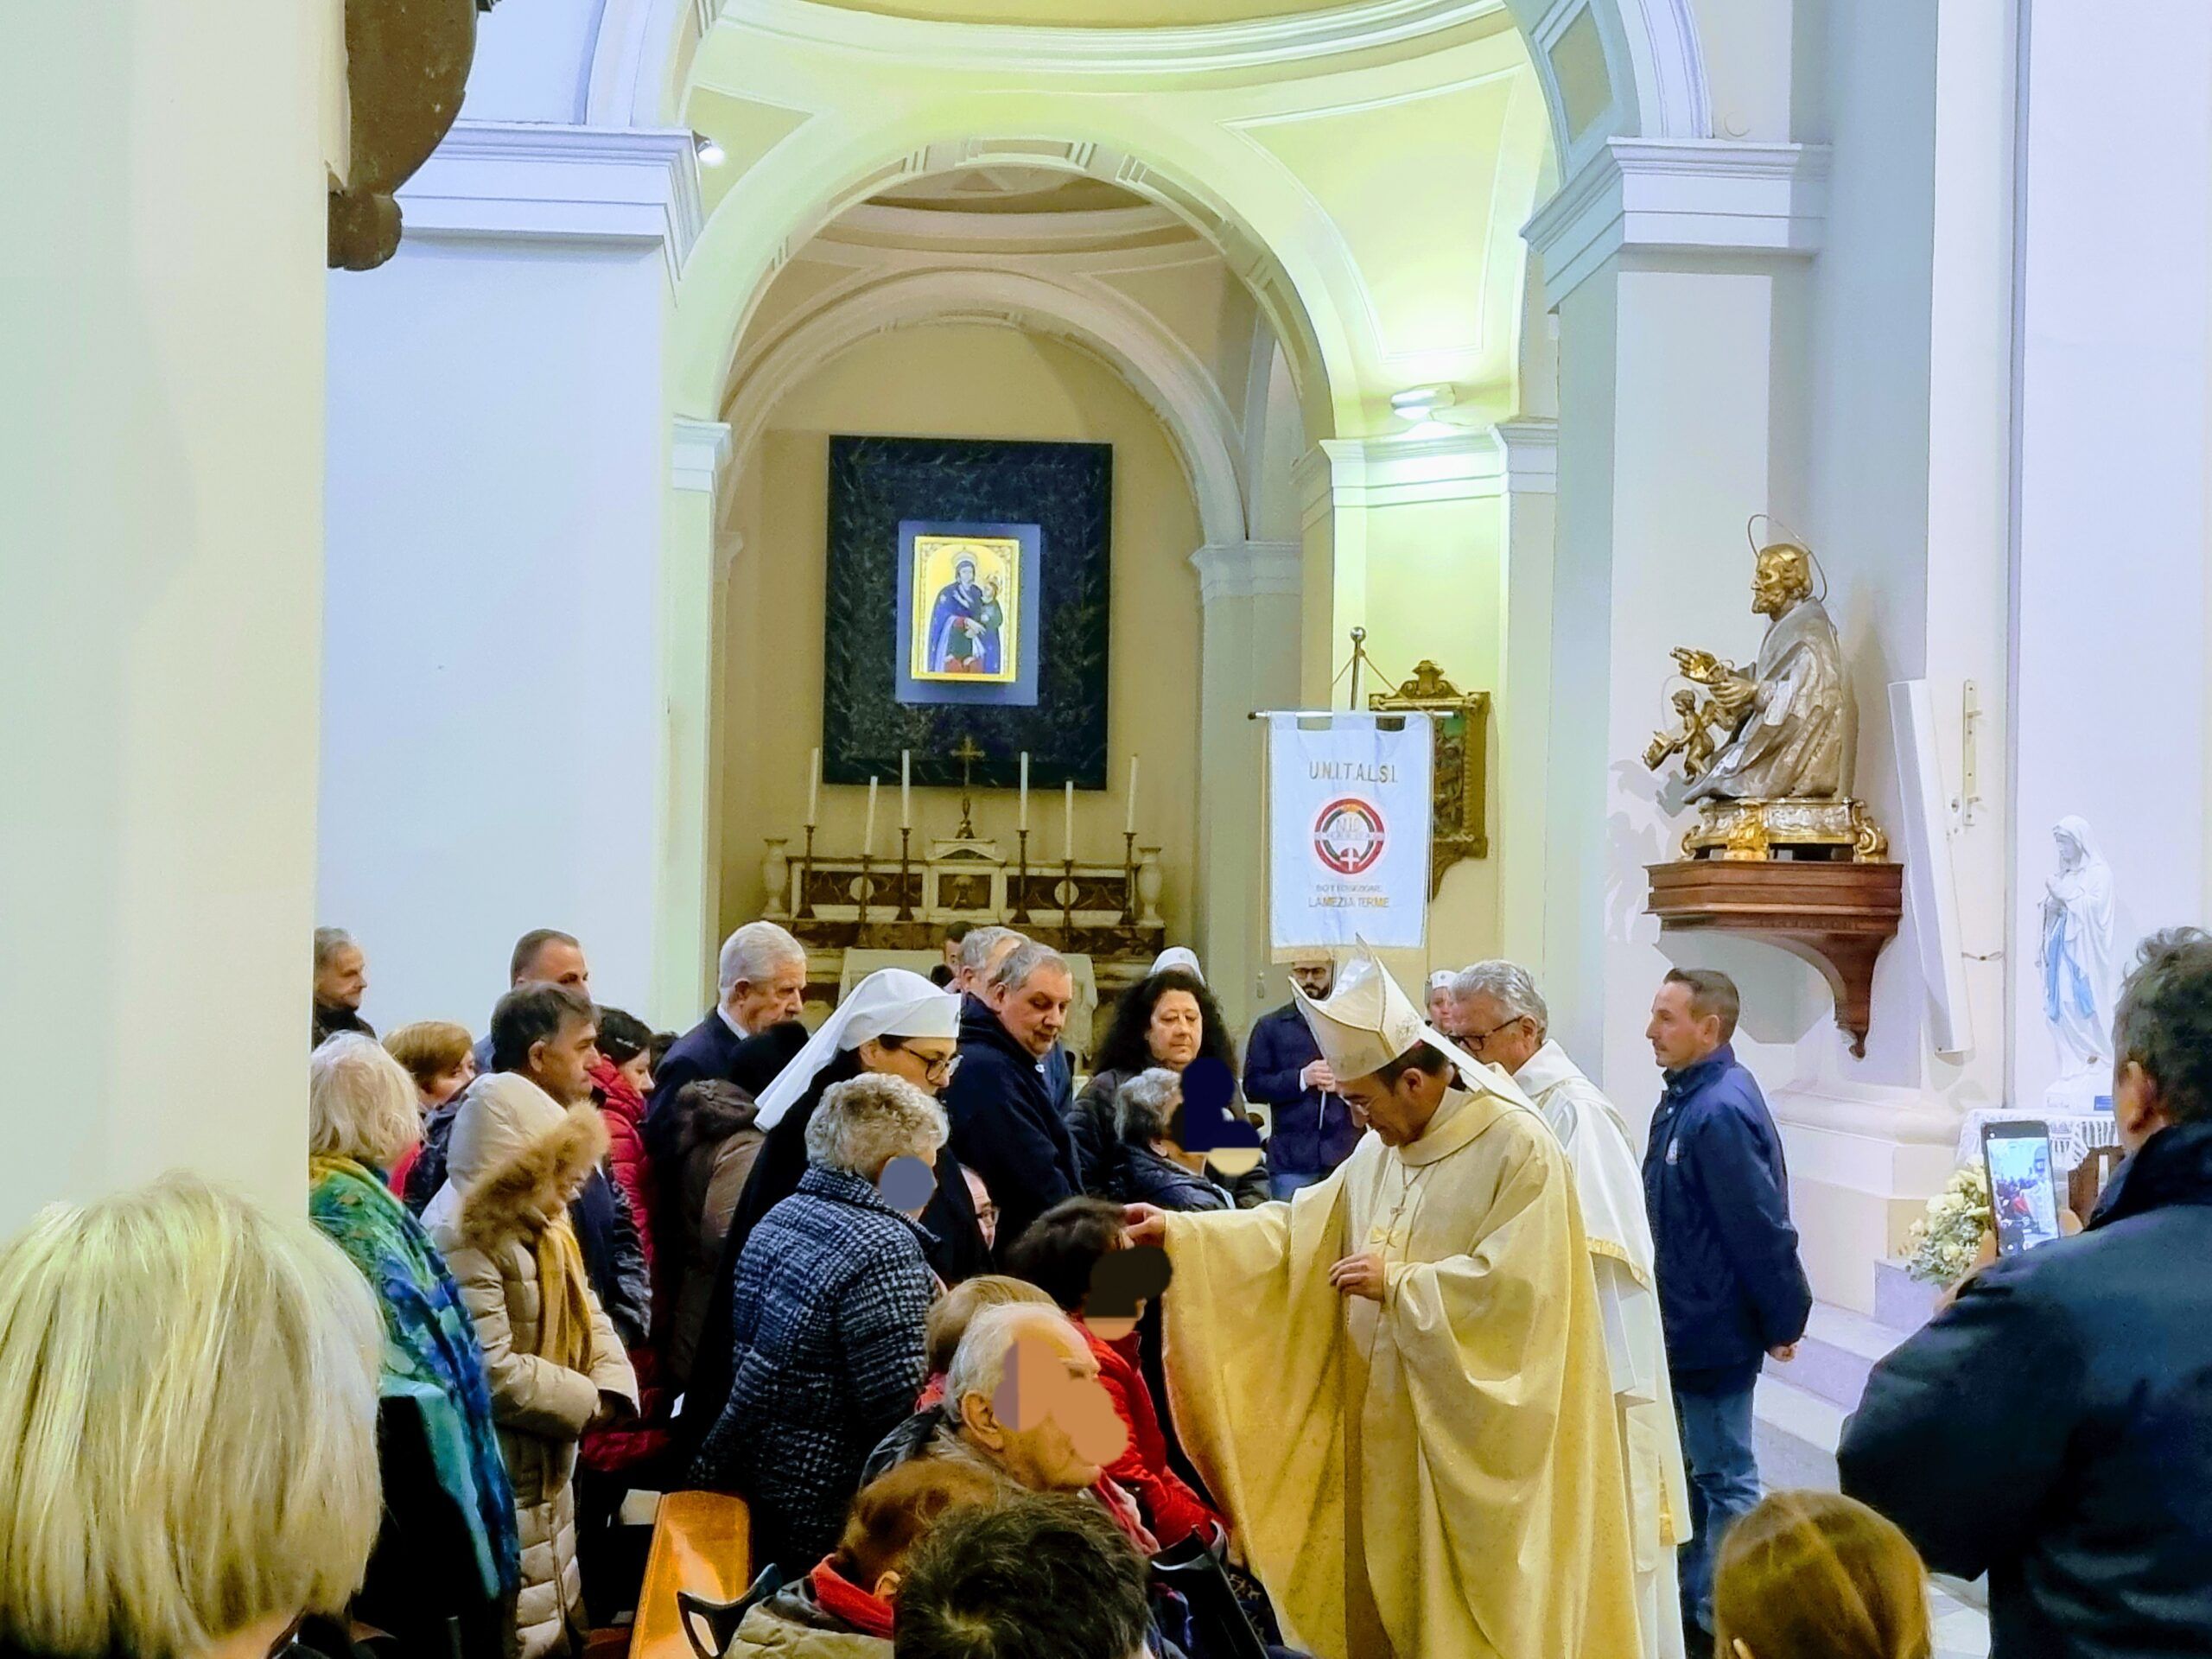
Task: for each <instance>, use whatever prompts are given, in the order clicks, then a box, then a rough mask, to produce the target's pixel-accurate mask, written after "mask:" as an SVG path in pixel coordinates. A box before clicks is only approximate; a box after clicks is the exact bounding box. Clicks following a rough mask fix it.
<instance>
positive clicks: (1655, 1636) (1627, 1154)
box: [1452, 962, 1690, 1659]
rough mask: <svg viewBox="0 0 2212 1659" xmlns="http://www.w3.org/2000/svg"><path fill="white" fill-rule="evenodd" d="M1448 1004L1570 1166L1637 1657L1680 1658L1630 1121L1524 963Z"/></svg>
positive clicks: (1678, 1489)
mask: <svg viewBox="0 0 2212 1659" xmlns="http://www.w3.org/2000/svg"><path fill="white" fill-rule="evenodd" d="M1550 1017H1551V1015H1550V1011H1549V1010H1548V1008H1547V1007H1545V1006H1544V999H1543V997H1542V996H1541V995H1540V994H1539V993H1538V992H1537V989H1536V986H1535V981H1534V980H1532V979H1531V978H1530V977H1529V973H1528V970H1527V969H1524V968H1522V967H1520V966H1519V965H1518V964H1516V963H1510V962H1481V963H1476V964H1475V965H1474V966H1473V967H1471V968H1470V969H1466V970H1465V972H1464V973H1462V974H1460V975H1459V976H1458V977H1457V978H1456V979H1454V980H1453V981H1452V1027H1453V1030H1454V1031H1455V1033H1457V1035H1458V1038H1459V1045H1460V1046H1461V1047H1463V1048H1464V1049H1465V1050H1466V1051H1467V1052H1468V1053H1470V1054H1471V1055H1472V1056H1473V1057H1474V1058H1477V1059H1478V1060H1480V1061H1482V1062H1483V1063H1484V1065H1491V1066H1495V1067H1496V1068H1497V1070H1498V1071H1503V1072H1504V1073H1505V1074H1506V1075H1508V1076H1509V1077H1511V1078H1512V1079H1513V1081H1514V1082H1515V1083H1516V1084H1519V1085H1520V1088H1521V1090H1522V1093H1524V1094H1526V1095H1527V1096H1529V1099H1530V1100H1531V1101H1532V1102H1534V1103H1535V1107H1536V1109H1537V1110H1538V1111H1539V1112H1541V1113H1542V1114H1543V1118H1544V1122H1547V1123H1548V1124H1550V1125H1551V1128H1552V1133H1553V1134H1554V1135H1557V1136H1558V1137H1559V1142H1560V1146H1561V1147H1564V1148H1565V1149H1566V1151H1567V1158H1568V1160H1570V1161H1571V1162H1572V1163H1573V1166H1574V1185H1575V1192H1576V1194H1577V1196H1579V1197H1580V1199H1581V1201H1582V1230H1583V1233H1584V1236H1585V1237H1586V1241H1587V1243H1588V1245H1589V1249H1590V1265H1591V1268H1592V1271H1593V1272H1594V1273H1595V1274H1596V1276H1597V1281H1598V1305H1599V1309H1600V1310H1601V1312H1602V1313H1603V1315H1604V1320H1605V1351H1606V1353H1607V1355H1608V1357H1609V1358H1610V1359H1611V1365H1612V1383H1613V1403H1614V1407H1615V1409H1616V1411H1617V1413H1618V1418H1619V1421H1620V1427H1621V1442H1622V1448H1623V1451H1624V1455H1625V1456H1626V1458H1627V1460H1628V1497H1629V1524H1630V1536H1631V1538H1632V1539H1633V1541H1634V1544H1635V1548H1636V1590H1637V1597H1636V1599H1637V1615H1638V1618H1639V1620H1640V1622H1641V1624H1642V1625H1643V1653H1644V1659H1682V1655H1683V1646H1682V1625H1681V1617H1680V1605H1681V1596H1680V1592H1679V1591H1678V1589H1677V1586H1676V1578H1675V1548H1676V1547H1677V1546H1678V1545H1680V1544H1682V1543H1685V1542H1687V1541H1688V1538H1689V1535H1690V1508H1689V1483H1688V1474H1687V1472H1686V1471H1685V1470H1684V1469H1683V1466H1682V1446H1681V1437H1680V1434H1679V1433H1678V1432H1677V1430H1676V1428H1675V1395H1674V1390H1673V1389H1672V1388H1671V1387H1670V1386H1669V1383H1668V1376H1667V1346H1666V1338H1665V1334H1664V1332H1662V1329H1661V1327H1660V1323H1659V1292H1658V1282H1657V1280H1656V1276H1655V1274H1654V1273H1653V1271H1652V1246H1651V1218H1650V1217H1649V1214H1648V1213H1647V1212H1646V1211H1645V1209H1644V1205H1643V1171H1642V1168H1641V1166H1639V1165H1638V1163H1637V1156H1636V1152H1635V1148H1634V1143H1633V1142H1631V1141H1630V1139H1629V1133H1628V1125H1627V1123H1626V1122H1624V1121H1623V1119H1622V1117H1621V1115H1620V1110H1619V1109H1618V1108H1617V1107H1616V1106H1615V1105H1614V1104H1613V1103H1612V1102H1611V1101H1610V1100H1608V1099H1606V1098H1605V1095H1604V1094H1603V1093H1602V1092H1601V1091H1600V1090H1599V1087H1598V1085H1597V1084H1594V1083H1592V1082H1591V1081H1590V1079H1589V1078H1587V1077H1584V1076H1583V1075H1582V1072H1581V1070H1580V1068H1579V1067H1578V1066H1576V1065H1575V1064H1574V1062H1573V1060H1571V1059H1569V1058H1567V1051H1566V1050H1565V1049H1563V1048H1561V1047H1560V1046H1559V1045H1558V1044H1557V1043H1555V1042H1554V1041H1552V1039H1551V1036H1550V1033H1549V1031H1548V1022H1549V1020H1550Z"/></svg>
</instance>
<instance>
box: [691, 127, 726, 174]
mask: <svg viewBox="0 0 2212 1659" xmlns="http://www.w3.org/2000/svg"><path fill="white" fill-rule="evenodd" d="M691 148H692V149H695V150H696V151H697V152H698V153H699V165H700V166H702V167H720V166H721V164H722V147H721V145H720V144H718V143H715V141H714V140H713V139H712V138H709V137H708V136H707V135H706V134H705V133H703V132H695V133H693V134H692V135H691Z"/></svg>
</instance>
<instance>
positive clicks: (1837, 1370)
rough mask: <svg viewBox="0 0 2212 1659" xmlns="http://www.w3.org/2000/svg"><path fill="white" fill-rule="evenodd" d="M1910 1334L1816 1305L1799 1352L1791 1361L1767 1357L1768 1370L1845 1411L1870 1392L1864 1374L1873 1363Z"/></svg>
mask: <svg viewBox="0 0 2212 1659" xmlns="http://www.w3.org/2000/svg"><path fill="white" fill-rule="evenodd" d="M1910 1334H1911V1333H1910V1331H1907V1330H1901V1329H1899V1328H1897V1327H1896V1326H1894V1325H1886V1324H1884V1323H1883V1322H1882V1321H1880V1320H1878V1319H1868V1318H1867V1317H1866V1315H1865V1314H1863V1313H1852V1312H1851V1311H1850V1310H1849V1309H1848V1308H1841V1307H1831V1306H1828V1305H1827V1303H1825V1302H1815V1304H1814V1305H1813V1313H1812V1317H1811V1318H1810V1319H1808V1321H1807V1322H1806V1325H1805V1336H1804V1339H1803V1340H1802V1342H1800V1343H1799V1344H1797V1357H1796V1358H1795V1359H1793V1360H1791V1361H1789V1363H1787V1364H1784V1363H1782V1362H1781V1361H1779V1360H1772V1359H1770V1360H1769V1361H1767V1362H1766V1366H1765V1370H1766V1374H1767V1375H1768V1376H1770V1377H1773V1378H1775V1379H1776V1380H1777V1381H1779V1382H1782V1383H1788V1384H1789V1386H1790V1387H1792V1388H1795V1389H1802V1391H1804V1392H1805V1393H1807V1394H1810V1395H1816V1396H1818V1397H1819V1398H1821V1399H1822V1400H1825V1401H1827V1402H1828V1403H1829V1404H1830V1405H1832V1406H1836V1407H1839V1408H1841V1409H1842V1410H1844V1411H1852V1410H1854V1409H1856V1408H1857V1407H1858V1404H1859V1398H1860V1396H1862V1395H1864V1394H1865V1393H1866V1374H1867V1373H1868V1372H1869V1371H1871V1370H1873V1368H1874V1362H1875V1361H1876V1360H1878V1359H1879V1358H1881V1357H1883V1356H1884V1355H1885V1354H1886V1353H1888V1352H1889V1351H1890V1350H1891V1349H1892V1348H1894V1347H1896V1346H1897V1344H1899V1343H1901V1342H1903V1341H1904V1339H1905V1338H1906V1337H1907V1336H1909V1335H1910Z"/></svg>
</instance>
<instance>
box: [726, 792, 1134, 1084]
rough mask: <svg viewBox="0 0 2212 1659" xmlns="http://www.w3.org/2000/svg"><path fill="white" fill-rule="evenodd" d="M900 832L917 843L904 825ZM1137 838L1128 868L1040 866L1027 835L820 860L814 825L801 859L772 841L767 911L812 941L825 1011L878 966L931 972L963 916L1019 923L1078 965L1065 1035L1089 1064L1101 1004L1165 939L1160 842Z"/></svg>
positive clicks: (815, 988)
mask: <svg viewBox="0 0 2212 1659" xmlns="http://www.w3.org/2000/svg"><path fill="white" fill-rule="evenodd" d="M900 839H901V842H902V843H910V842H911V836H909V834H908V833H907V832H906V831H903V830H902V831H901V832H900ZM1027 840H1028V838H1027V836H1026V835H1025V836H1021V837H1020V843H1019V844H1018V845H1017V847H1016V849H1015V850H1014V856H1012V857H1011V858H1009V857H1008V856H1007V850H1006V849H1005V848H1004V846H1003V845H1002V844H1001V842H996V841H993V840H988V839H985V838H981V837H977V836H954V837H952V838H950V839H949V840H943V841H935V842H931V843H929V845H928V846H927V848H926V849H924V850H923V851H922V852H921V854H920V855H914V854H912V851H911V850H903V851H902V853H901V855H900V856H899V857H897V858H893V859H881V858H875V857H872V856H868V855H862V856H860V857H856V858H855V857H834V856H824V855H817V853H816V852H815V851H814V850H813V842H814V837H813V832H812V831H811V830H809V831H808V832H807V834H806V836H805V841H804V850H803V851H801V853H800V854H799V855H798V857H796V858H794V857H792V856H791V854H790V852H789V850H788V849H789V846H790V843H789V842H787V841H771V842H769V852H768V856H767V858H766V861H764V866H763V869H762V872H761V874H762V877H763V880H764V881H765V883H766V887H767V891H768V893H769V894H770V899H769V907H768V911H767V916H768V918H769V919H770V920H772V921H776V922H779V923H781V924H782V925H784V926H785V927H787V928H789V929H790V930H791V932H792V934H793V935H794V936H795V937H796V938H798V941H799V943H800V944H804V946H805V947H806V953H807V999H808V1001H809V1002H810V1003H818V1004H820V1005H821V1006H822V1007H824V1008H826V1007H829V1006H830V1005H832V1004H834V1003H835V1002H836V1001H837V999H838V998H839V997H840V996H842V995H843V993H844V992H845V990H847V989H848V988H849V987H850V984H851V982H853V981H854V980H855V978H857V977H858V976H861V975H862V974H864V973H866V972H868V971H870V970H872V969H874V968H879V967H884V966H893V965H896V966H906V967H912V968H914V969H917V971H921V972H926V971H927V970H928V969H929V968H930V967H931V966H933V965H935V964H936V963H938V961H940V960H941V957H940V955H939V951H940V941H942V940H943V938H944V933H945V930H946V929H947V928H948V927H950V925H953V924H954V923H956V922H965V923H967V924H969V925H971V926H984V925H996V926H1001V927H1010V928H1013V929H1014V930H1015V931H1017V932H1020V933H1022V934H1025V935H1027V937H1028V938H1033V939H1035V940H1036V941H1038V942H1039V944H1048V945H1051V946H1052V948H1053V949H1054V950H1058V951H1059V952H1060V953H1061V954H1062V955H1063V956H1065V957H1067V958H1068V959H1069V965H1070V968H1071V970H1073V972H1074V977H1075V980H1076V998H1075V1001H1074V1003H1073V1004H1072V1005H1071V1007H1070V1008H1069V1010H1068V1024H1067V1035H1066V1037H1065V1043H1066V1046H1067V1047H1068V1048H1069V1049H1070V1051H1071V1052H1072V1053H1073V1054H1074V1056H1075V1058H1076V1060H1077V1065H1078V1066H1081V1065H1083V1064H1084V1063H1085V1062H1087V1060H1088V1059H1089V1058H1090V1053H1091V1052H1092V1050H1093V1049H1094V1048H1095V1046H1096V1038H1097V1037H1099V1036H1103V1030H1101V1029H1099V1028H1098V1027H1097V1015H1098V1013H1099V1011H1100V1010H1101V1009H1109V1010H1110V1009H1111V1007H1112V1006H1113V1003H1114V1000H1115V998H1116V997H1117V996H1118V995H1120V994H1121V993H1122V991H1123V990H1125V989H1127V988H1128V987H1129V986H1131V985H1134V984H1135V983H1137V982H1138V981H1140V980H1141V979H1142V978H1143V977H1144V976H1145V971H1146V969H1148V968H1150V967H1151V965H1152V963H1153V959H1154V957H1157V956H1158V955H1159V954H1160V951H1161V950H1162V949H1164V948H1165V947H1166V934H1167V926H1166V921H1165V920H1164V919H1163V918H1162V917H1161V916H1160V891H1161V881H1162V876H1161V872H1160V849H1158V848H1156V847H1146V848H1139V847H1137V846H1136V844H1135V836H1129V837H1128V846H1127V848H1126V849H1125V855H1124V858H1123V861H1122V862H1121V863H1120V864H1104V863H1091V862H1084V861H1077V860H1071V859H1061V860H1059V861H1056V862H1052V863H1049V864H1032V863H1031V862H1030V861H1029V857H1028V848H1027Z"/></svg>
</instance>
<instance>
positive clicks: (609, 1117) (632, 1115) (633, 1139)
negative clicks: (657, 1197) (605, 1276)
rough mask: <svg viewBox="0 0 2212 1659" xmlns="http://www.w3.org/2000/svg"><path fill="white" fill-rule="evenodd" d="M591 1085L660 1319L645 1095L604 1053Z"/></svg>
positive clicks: (609, 1166) (616, 1181)
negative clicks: (634, 1086) (646, 1148)
mask: <svg viewBox="0 0 2212 1659" xmlns="http://www.w3.org/2000/svg"><path fill="white" fill-rule="evenodd" d="M591 1085H592V1087H593V1088H594V1089H596V1090H598V1091H599V1115H600V1116H601V1117H602V1118H604V1119H605V1120H606V1121H607V1172H608V1173H609V1174H611V1175H612V1176H613V1179H614V1185H617V1186H619V1187H620V1188H621V1189H622V1196H623V1197H624V1198H627V1199H628V1200H629V1201H630V1219H631V1220H632V1221H633V1222H635V1223H637V1224H638V1242H639V1244H641V1245H643V1246H644V1247H645V1271H646V1273H648V1274H651V1275H652V1281H653V1313H654V1315H655V1318H656V1322H658V1315H659V1313H660V1271H659V1269H658V1268H657V1267H655V1266H654V1264H653V1237H654V1225H653V1224H654V1223H655V1222H656V1221H657V1220H658V1217H657V1216H655V1215H654V1213H653V1164H652V1157H651V1156H650V1155H649V1154H647V1153H646V1151H645V1096H643V1095H641V1094H639V1092H638V1091H637V1090H635V1089H632V1087H631V1086H630V1079H629V1078H627V1077H624V1076H623V1075H622V1074H621V1072H620V1071H617V1070H616V1069H615V1068H614V1066H613V1065H612V1064H611V1063H610V1062H609V1061H607V1059H606V1058H604V1057H602V1058H601V1060H600V1061H599V1063H598V1064H597V1065H594V1066H593V1067H592V1069H591Z"/></svg>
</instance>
